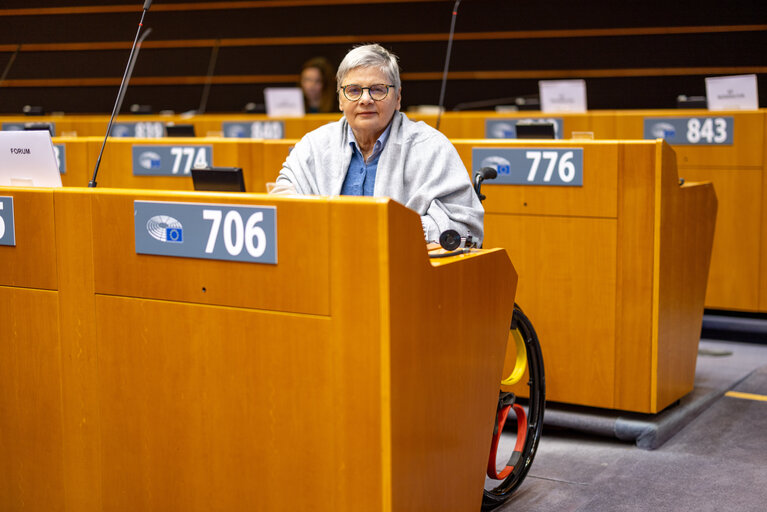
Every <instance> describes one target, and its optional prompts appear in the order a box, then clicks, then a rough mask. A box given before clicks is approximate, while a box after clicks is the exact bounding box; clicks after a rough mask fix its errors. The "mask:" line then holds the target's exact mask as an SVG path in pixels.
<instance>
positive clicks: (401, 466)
mask: <svg viewBox="0 0 767 512" xmlns="http://www.w3.org/2000/svg"><path fill="white" fill-rule="evenodd" d="M0 197H3V198H9V197H10V198H12V199H13V202H14V217H15V224H14V228H15V235H16V236H15V245H8V246H0V266H2V268H4V269H5V270H4V272H3V273H2V275H1V276H0V314H2V319H3V321H2V323H0V411H2V414H0V441H2V442H0V460H2V461H3V463H2V464H0V496H1V497H2V502H3V504H4V505H5V506H6V507H10V508H11V509H16V508H19V507H22V506H23V507H26V508H29V509H30V510H61V509H65V510H78V511H99V510H125V511H133V510H179V511H181V510H183V511H209V510H244V509H253V510H270V511H277V510H296V509H300V510H327V511H339V510H347V511H356V510H359V506H360V499H364V500H365V509H366V510H380V511H393V510H405V509H412V510H434V511H442V510H465V511H467V512H468V511H474V510H478V508H479V506H480V503H481V496H482V485H483V481H484V476H483V475H484V467H485V465H486V461H487V455H488V446H489V440H490V438H491V434H492V430H493V422H494V417H495V407H496V402H497V397H498V385H499V381H500V377H501V370H502V365H503V356H504V352H505V350H506V342H507V337H508V326H509V320H510V316H511V311H512V303H513V299H514V293H515V288H516V274H515V272H514V269H513V267H512V265H511V263H510V261H509V259H508V256H507V255H506V253H505V252H504V251H503V250H489V251H477V252H475V253H472V254H467V255H464V256H456V257H452V258H446V259H441V260H433V261H432V260H429V258H428V256H427V252H426V248H425V245H424V243H423V240H422V236H423V235H422V229H421V226H420V222H419V219H418V217H417V215H415V214H414V213H413V212H411V211H410V210H407V209H406V208H405V207H403V206H401V205H399V204H396V203H394V202H393V201H390V200H385V199H378V200H374V199H343V198H334V199H328V198H310V199H286V198H274V197H268V196H265V195H258V194H241V195H236V194H230V195H227V194H205V193H194V192H189V193H184V192H152V191H137V190H115V189H83V188H63V189H57V190H51V189H19V188H5V189H0ZM139 201H144V202H146V203H139ZM178 203H183V204H184V205H191V206H190V208H193V209H194V208H197V210H194V211H196V212H198V213H199V209H200V208H202V209H206V210H217V209H218V210H221V211H232V209H233V208H239V207H248V208H250V207H255V208H275V209H276V210H275V211H276V244H277V253H276V259H277V263H276V264H266V263H254V262H248V261H224V260H217V259H206V258H191V257H174V256H165V255H157V254H143V253H142V254H139V253H137V249H136V248H137V247H142V245H141V243H139V245H138V246H137V245H135V244H136V242H135V240H137V239H138V238H137V237H138V236H139V235H137V233H139V232H142V230H146V229H147V226H148V225H149V224H150V223H149V222H147V223H146V225H144V223H143V222H138V223H137V222H136V221H135V220H134V215H139V214H140V212H141V211H143V210H142V208H144V205H146V204H150V205H159V206H158V207H159V208H160V210H162V209H163V208H165V207H166V206H167V205H175V206H178ZM184 207H185V208H186V206H184ZM3 211H4V212H5V213H8V211H9V209H5V210H3ZM167 217H168V216H166V217H164V222H165V223H166V227H167V226H171V227H172V226H176V227H172V229H179V230H181V229H183V235H182V233H177V234H168V232H166V234H167V235H168V236H167V239H166V240H165V242H163V243H171V241H170V240H171V239H174V240H175V241H176V242H178V241H179V239H183V241H184V243H187V242H190V243H191V242H192V241H193V239H194V236H196V235H194V233H193V230H192V227H191V225H190V224H189V223H188V222H187V221H186V220H183V221H181V220H179V219H176V220H178V221H179V222H178V223H179V224H182V225H183V226H178V225H177V224H173V222H172V221H171V220H169V219H168V218H167ZM228 218H229V215H228V214H226V215H225V216H224V221H223V222H222V224H221V225H222V226H227V225H228V227H229V228H230V235H231V236H230V239H229V245H228V246H227V247H229V246H231V247H234V248H237V247H240V248H242V244H239V243H238V242H237V239H238V237H241V236H242V232H238V229H237V227H236V226H237V222H236V221H232V222H229V224H227V222H228V221H227V219H228ZM210 224H212V223H211V222H208V223H207V224H206V225H207V226H208V227H209V225H210ZM152 226H154V224H152ZM168 229H171V228H168ZM245 233H248V231H245ZM139 234H143V232H142V233H139ZM223 237H224V235H223V234H221V238H216V240H217V241H216V243H217V244H221V243H225V241H224V238H223ZM267 239H269V238H268V235H267ZM254 243H256V242H254ZM258 243H259V244H260V243H261V241H259V242H258ZM141 250H144V249H141ZM227 250H228V249H227ZM361 497H364V498H361Z"/></svg>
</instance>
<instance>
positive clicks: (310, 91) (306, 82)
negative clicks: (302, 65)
mask: <svg viewBox="0 0 767 512" xmlns="http://www.w3.org/2000/svg"><path fill="white" fill-rule="evenodd" d="M301 89H303V90H304V96H306V100H307V101H308V102H309V103H310V104H316V103H319V102H320V99H321V98H322V73H320V70H319V69H317V68H306V69H304V70H303V71H302V72H301Z"/></svg>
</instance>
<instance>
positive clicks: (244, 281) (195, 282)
mask: <svg viewBox="0 0 767 512" xmlns="http://www.w3.org/2000/svg"><path fill="white" fill-rule="evenodd" d="M107 192H108V193H107ZM167 196H168V194H167V193H163V192H157V193H152V192H147V191H136V193H135V194H131V195H125V194H122V193H121V192H120V191H117V190H113V191H105V194H103V195H99V196H95V197H94V202H93V211H94V227H93V231H94V258H95V288H96V292H97V293H103V294H111V295H114V294H121V295H126V296H130V297H142V298H166V299H169V300H178V301H187V302H195V303H201V304H217V305H225V306H233V307H249V308H258V309H267V310H272V311H292V312H297V313H309V314H315V315H328V314H329V311H330V310H329V297H328V293H329V292H328V265H329V263H328V261H329V253H328V247H327V245H326V244H325V243H320V244H317V241H321V242H324V241H327V240H329V236H330V233H329V227H328V226H329V219H328V212H327V209H326V208H325V207H323V206H322V205H319V204H316V202H315V201H306V200H303V201H302V200H296V199H286V198H277V197H271V196H266V195H256V194H216V193H205V192H189V193H186V194H184V193H177V194H175V195H174V196H173V198H172V201H179V202H189V203H195V202H212V203H218V204H259V205H267V206H277V208H278V213H277V230H278V232H282V233H286V230H290V235H289V236H278V239H277V243H278V248H277V254H278V258H279V264H278V265H257V264H251V263H243V262H224V261H215V260H198V259H194V258H169V257H164V256H153V255H145V254H141V255H138V254H136V253H135V252H134V250H135V249H134V248H133V238H134V226H133V215H129V216H126V214H125V213H126V212H132V211H133V201H134V199H136V200H146V201H166V200H168V199H166V198H167ZM116 219H120V221H119V222H117V221H116ZM293 230H300V236H297V234H296V232H295V231H293ZM126 241H130V248H131V250H130V251H127V252H122V253H120V254H116V253H115V249H116V248H117V247H125V246H126ZM115 261H116V262H117V263H115ZM115 265H117V267H118V268H120V272H114V268H115ZM233 272H234V273H236V276H233V275H232V273H233Z"/></svg>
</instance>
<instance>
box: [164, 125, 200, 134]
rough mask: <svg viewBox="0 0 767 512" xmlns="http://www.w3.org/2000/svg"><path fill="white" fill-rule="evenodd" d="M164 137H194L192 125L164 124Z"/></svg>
mask: <svg viewBox="0 0 767 512" xmlns="http://www.w3.org/2000/svg"><path fill="white" fill-rule="evenodd" d="M165 136H166V137H194V136H195V133H194V125H193V124H170V123H169V124H166V125H165Z"/></svg>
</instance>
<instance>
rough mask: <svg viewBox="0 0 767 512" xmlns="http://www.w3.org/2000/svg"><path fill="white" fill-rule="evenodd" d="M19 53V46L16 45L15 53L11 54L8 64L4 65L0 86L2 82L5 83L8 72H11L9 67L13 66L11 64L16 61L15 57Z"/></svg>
mask: <svg viewBox="0 0 767 512" xmlns="http://www.w3.org/2000/svg"><path fill="white" fill-rule="evenodd" d="M19 51H21V44H18V45H16V51H14V52H13V55H11V59H10V60H9V61H8V64H6V65H5V69H4V70H3V75H2V76H0V86H1V85H3V82H5V78H6V77H7V76H8V72H9V71H10V70H11V66H13V62H14V61H15V60H16V56H17V55H18V54H19Z"/></svg>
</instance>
